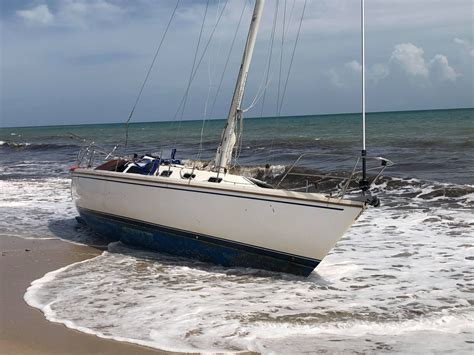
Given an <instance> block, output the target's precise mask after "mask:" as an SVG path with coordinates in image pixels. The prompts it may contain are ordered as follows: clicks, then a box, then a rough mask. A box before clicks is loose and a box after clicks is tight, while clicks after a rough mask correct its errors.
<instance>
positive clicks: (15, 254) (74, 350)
mask: <svg viewBox="0 0 474 355" xmlns="http://www.w3.org/2000/svg"><path fill="white" fill-rule="evenodd" d="M0 253H1V254H0V255H1V256H0V270H1V273H0V352H1V353H2V354H132V353H133V354H170V353H168V352H164V351H158V350H154V349H150V348H145V347H142V346H137V345H133V344H129V343H123V342H116V341H112V340H106V339H101V338H98V337H95V336H92V335H88V334H83V333H80V332H77V331H74V330H70V329H68V328H66V327H65V326H64V325H62V324H56V323H51V322H49V321H47V320H46V319H45V317H44V315H43V313H41V312H40V311H38V310H37V309H33V308H31V307H29V306H28V305H27V304H26V303H25V301H24V300H23V295H24V293H25V291H26V289H27V288H28V286H29V285H30V283H31V282H32V281H34V280H36V279H38V278H40V277H42V276H43V275H44V274H45V273H47V272H49V271H53V270H56V269H58V268H61V267H63V266H66V265H68V264H71V263H74V262H78V261H81V260H85V259H88V258H92V257H94V256H97V255H99V254H100V253H101V251H100V250H98V249H94V248H91V247H86V246H79V245H74V244H71V243H66V242H62V241H59V240H26V239H21V238H16V237H2V238H0Z"/></svg>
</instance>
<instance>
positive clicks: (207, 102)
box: [193, 0, 222, 165]
mask: <svg viewBox="0 0 474 355" xmlns="http://www.w3.org/2000/svg"><path fill="white" fill-rule="evenodd" d="M220 7H221V0H219V2H218V3H217V10H216V22H217V18H218V14H219V9H220ZM221 45H222V41H220V40H219V42H218V46H217V58H218V57H219V55H220V52H221ZM211 66H212V57H211V56H209V59H208V61H207V75H208V81H209V89H208V90H207V96H206V102H205V103H204V115H203V120H202V123H201V134H200V139H199V149H198V152H197V154H196V161H197V160H199V158H200V155H201V152H202V141H203V135H204V126H205V124H206V119H207V115H208V108H209V99H210V98H211V91H212V77H213V73H214V70H212V69H211ZM194 164H195V163H194ZM194 164H193V165H194Z"/></svg>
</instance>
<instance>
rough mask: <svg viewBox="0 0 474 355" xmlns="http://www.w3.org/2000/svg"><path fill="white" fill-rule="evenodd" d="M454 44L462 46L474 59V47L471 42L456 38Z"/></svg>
mask: <svg viewBox="0 0 474 355" xmlns="http://www.w3.org/2000/svg"><path fill="white" fill-rule="evenodd" d="M453 42H454V43H456V44H458V45H460V46H461V47H462V48H463V50H465V51H466V52H467V53H469V55H470V56H471V57H473V58H474V48H473V47H472V44H471V42H469V41H468V40H465V39H462V38H458V37H456V38H454V40H453Z"/></svg>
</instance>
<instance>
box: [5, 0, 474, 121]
mask: <svg viewBox="0 0 474 355" xmlns="http://www.w3.org/2000/svg"><path fill="white" fill-rule="evenodd" d="M277 3H278V4H279V8H278V16H277V21H276V31H275V36H274V42H273V47H271V46H270V43H271V38H272V33H273V31H272V28H273V20H274V16H275V8H276V5H277ZM304 3H305V1H304V0H286V1H285V0H280V1H277V0H267V1H266V5H265V10H264V15H263V19H262V25H261V30H260V32H259V35H258V40H257V45H256V49H255V53H254V61H253V63H252V66H251V70H250V73H249V78H248V84H247V91H246V95H245V99H244V104H243V106H244V108H250V109H249V111H248V112H246V113H245V115H246V116H249V117H259V116H261V115H263V116H275V115H277V114H281V115H285V116H286V115H308V114H328V113H345V112H360V106H361V104H360V93H361V91H360V82H361V81H360V77H361V64H360V63H361V58H360V57H361V55H360V0H307V5H306V8H305V12H304V17H303V21H302V22H301V30H300V33H299V37H298V43H297V46H296V50H295V56H294V60H293V64H292V66H291V71H290V75H289V76H288V75H287V74H288V71H289V67H290V62H291V57H292V52H293V48H295V42H296V38H297V36H298V27H299V23H300V19H301V15H302V11H303V8H304ZM175 5H176V1H175V0H135V1H126V0H1V2H0V6H1V13H0V32H1V33H0V36H1V43H0V44H1V46H0V49H1V60H0V75H1V78H0V105H1V106H0V127H1V126H3V127H9V126H30V125H55V124H81V123H109V122H124V121H125V120H126V119H127V118H128V116H129V113H130V110H131V108H132V106H133V103H134V102H135V99H136V97H137V94H138V92H139V89H140V86H141V84H142V82H143V80H144V77H145V74H146V71H147V68H148V67H149V65H150V62H151V61H152V59H153V55H154V53H155V51H156V48H157V46H158V43H159V42H160V39H161V37H162V35H163V32H164V30H165V27H166V24H167V22H168V21H169V19H170V16H171V13H172V11H173V8H174V7H175ZM206 7H207V9H208V10H207V15H206V17H204V14H205V10H206ZM285 7H286V11H285V10H284V9H285ZM252 9H253V1H250V0H209V1H208V0H199V1H196V0H181V1H180V4H179V6H178V9H177V12H176V16H175V18H174V20H173V22H172V23H171V27H170V30H169V32H168V35H167V36H166V38H165V41H164V42H163V46H162V48H161V50H160V52H159V54H158V57H157V60H156V63H155V66H154V67H153V70H152V72H151V75H150V79H149V81H148V82H147V84H146V86H145V89H144V91H143V94H142V96H141V99H140V102H139V105H138V106H137V109H136V110H135V112H134V115H133V118H132V121H136V122H144V121H167V120H173V119H178V120H179V119H185V120H189V119H203V118H225V117H226V115H227V112H228V107H229V104H230V100H231V96H232V90H233V88H234V85H235V78H236V76H237V72H238V69H239V63H240V59H241V56H242V49H243V46H244V43H245V37H246V32H247V30H248V26H249V23H250V18H251V12H252ZM220 13H222V17H221V19H220V21H219V23H218V25H217V27H215V25H216V23H217V21H218V15H219V14H220ZM242 13H243V17H242V21H241V23H240V26H239V19H240V17H241V14H242ZM204 19H205V22H204V27H203V32H202V37H201V38H202V39H201V42H200V46H199V51H198V54H197V59H198V62H199V59H200V58H201V57H202V61H201V62H200V65H199V66H198V67H197V71H196V74H195V76H194V79H193V80H192V82H191V85H190V90H189V95H188V96H187V100H186V106H185V109H184V110H179V109H178V107H179V103H180V102H181V100H182V98H183V95H184V94H185V92H186V88H187V86H188V82H189V78H190V72H191V68H192V65H193V59H194V56H195V51H196V46H197V44H198V42H199V34H200V29H201V26H202V23H203V20H204ZM283 22H285V28H284V31H283ZM214 27H215V32H214V34H213V35H212V38H211V41H210V42H209V46H208V47H207V50H206V52H204V48H205V45H206V43H207V42H208V40H209V38H210V37H211V33H212V30H213V28H214ZM473 29H474V27H473V2H472V0H449V1H447V0H366V73H367V110H368V111H401V110H419V109H441V108H463V107H473V106H474V104H473V100H474V99H473V97H474V92H473V80H474V79H473V78H474V69H473V68H474V42H473ZM235 33H237V35H236V41H235V45H234V46H233V48H232V51H231V52H230V49H231V43H232V39H233V37H234V35H235ZM282 33H284V36H282ZM282 37H284V38H282ZM270 48H273V49H272V50H271V52H272V56H271V61H270V63H271V65H270V66H269V76H268V80H267V79H266V72H267V67H268V63H269V52H270ZM229 52H230V55H229ZM228 55H229V62H228V65H227V70H226V71H224V68H225V63H226V60H227V57H228ZM281 59H282V60H281ZM280 62H281V66H280ZM280 67H281V75H280ZM223 72H224V75H223V78H224V79H223V81H222V85H221V89H220V90H219V91H218V90H217V89H218V87H219V82H220V77H221V75H222V73H223ZM287 76H288V79H286V78H287ZM285 82H287V83H288V84H287V89H286V91H285V96H284V99H283V103H282V105H281V110H279V109H278V108H277V106H278V104H277V101H278V91H280V97H281V96H282V92H283V91H284V90H283V88H284V86H285V85H284V84H285ZM278 88H280V90H279V89H278ZM263 98H265V101H264V102H263ZM213 102H215V104H213Z"/></svg>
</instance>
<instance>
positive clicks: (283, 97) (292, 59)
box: [278, 0, 308, 116]
mask: <svg viewBox="0 0 474 355" xmlns="http://www.w3.org/2000/svg"><path fill="white" fill-rule="evenodd" d="M307 3H308V0H305V1H304V5H303V11H302V12H301V17H300V23H299V25H298V32H297V34H296V40H295V45H294V46H293V52H292V54H291V60H290V65H289V67H288V74H287V75H286V81H285V86H284V88H283V94H282V98H281V102H280V108H279V110H278V116H280V114H281V109H282V107H283V101H284V100H285V94H286V89H287V87H288V80H289V78H290V73H291V69H292V67H293V61H294V59H295V52H296V47H297V45H298V41H299V38H300V33H301V25H302V24H303V19H304V14H305V11H306V4H307Z"/></svg>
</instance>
